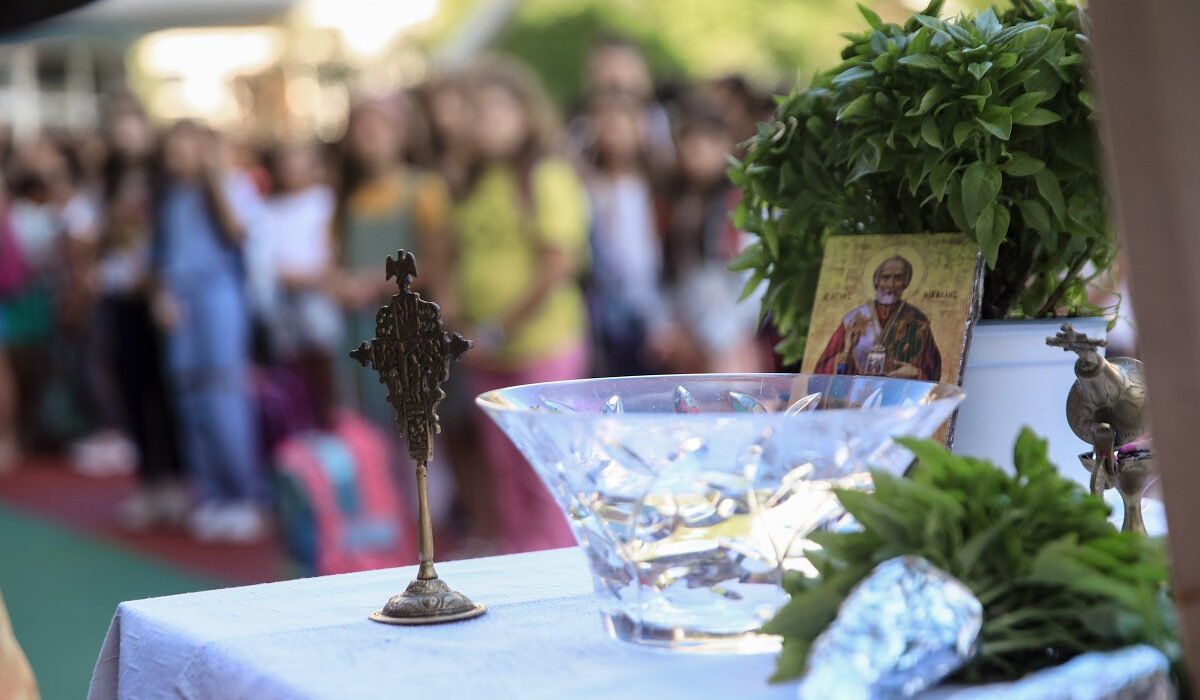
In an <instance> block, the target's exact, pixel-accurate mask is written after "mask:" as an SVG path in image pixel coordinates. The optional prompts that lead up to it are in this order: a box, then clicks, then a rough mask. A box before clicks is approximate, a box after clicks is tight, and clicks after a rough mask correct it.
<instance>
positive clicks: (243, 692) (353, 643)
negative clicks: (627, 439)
mask: <svg viewBox="0 0 1200 700" xmlns="http://www.w3.org/2000/svg"><path fill="white" fill-rule="evenodd" d="M438 569H439V573H440V574H441V575H442V576H443V577H444V578H445V579H446V580H447V582H448V583H450V584H451V585H452V586H453V587H454V588H456V589H457V590H459V591H461V592H462V593H465V594H466V595H468V596H470V597H471V598H473V599H474V600H476V601H477V602H484V603H487V604H488V606H489V609H488V612H487V614H486V615H484V616H483V617H480V618H477V619H475V620H467V621H463V622H455V623H449V624H444V625H434V626H429V627H401V626H394V625H383V624H379V623H376V622H371V621H369V620H367V615H368V614H369V613H371V612H373V611H374V610H376V609H378V608H379V607H380V606H381V605H382V604H383V603H384V601H386V600H387V599H388V597H389V596H391V595H393V594H395V593H397V592H399V591H401V590H403V589H404V587H405V586H406V585H407V584H408V582H409V581H410V580H411V579H412V578H413V577H415V576H416V574H417V569H416V567H415V566H414V567H407V568H400V569H383V570H379V571H366V572H362V573H356V574H344V575H340V576H325V577H320V578H309V579H300V580H296V581H284V582H281V583H268V584H262V585H258V586H246V587H244V588H227V589H223V590H215V591H204V592H201V593H189V594H186V595H177V596H167V597H163V598H151V599H148V600H138V601H131V602H126V603H121V605H120V606H118V608H117V612H116V615H115V616H114V617H113V621H112V626H111V627H110V628H109V630H108V635H107V636H106V637H105V640H104V646H103V648H102V649H101V651H100V658H99V660H98V661H97V664H96V671H95V674H94V675H93V677H92V686H91V690H90V692H89V693H88V698H89V700H116V699H118V698H120V699H122V700H123V699H126V698H129V699H132V700H156V699H158V698H163V699H166V698H170V699H172V700H177V699H178V698H184V699H185V700H200V699H202V698H205V699H207V698H221V699H222V700H239V699H241V698H246V699H250V698H254V699H255V700H259V699H263V700H268V699H270V700H274V699H280V700H291V699H300V698H304V699H308V698H314V699H324V698H330V699H332V698H337V699H339V700H340V699H342V698H355V699H358V698H364V699H370V698H388V699H389V700H396V699H400V700H403V699H405V698H420V699H422V700H460V699H470V698H486V700H506V699H507V698H522V699H526V698H528V699H530V700H543V699H545V700H550V699H554V700H558V699H560V698H572V700H579V699H583V698H604V699H605V700H629V699H634V698H720V699H732V698H737V699H738V700H742V699H746V700H758V699H763V700H774V699H780V698H787V699H789V700H791V699H792V698H795V697H796V684H794V683H788V684H783V685H768V684H767V682H766V679H767V678H768V677H769V676H770V675H771V672H772V670H773V668H774V665H775V655H774V654H758V655H746V656H738V655H726V654H698V653H686V652H679V651H669V650H665V649H657V648H653V647H646V646H641V645H636V644H627V643H624V642H618V641H615V640H613V639H611V638H609V636H608V634H607V633H606V632H604V630H603V629H602V627H601V625H600V621H599V614H598V613H597V610H596V605H595V601H594V600H593V598H592V592H591V591H592V584H591V579H590V576H589V574H588V571H587V565H586V563H585V561H584V558H583V554H582V553H581V552H580V550H579V549H578V548H575V547H571V548H567V549H555V550H548V551H545V552H534V553H530V554H518V555H512V556H503V557H492V558H487V559H472V560H466V561H457V562H448V563H444V564H439V565H438ZM1117 654H1119V655H1120V656H1115V657H1100V658H1093V659H1090V660H1088V659H1085V658H1082V657H1081V658H1080V659H1078V660H1077V662H1078V663H1076V662H1073V663H1072V664H1067V665H1066V666H1064V667H1060V668H1061V669H1062V670H1063V671H1064V673H1065V675H1061V676H1059V677H1058V678H1055V679H1046V680H1047V682H1046V683H1043V684H1041V685H1037V686H1034V687H1030V688H1024V689H1019V688H1016V687H991V686H989V687H988V688H987V689H984V688H977V689H973V690H971V689H967V690H964V689H961V688H959V689H955V688H941V689H937V690H934V691H932V692H930V693H926V694H923V695H922V696H921V698H922V700H934V699H935V698H936V699H945V698H950V699H951V700H960V699H961V700H968V699H970V700H999V699H1000V698H1003V699H1004V700H1013V699H1014V698H1038V699H1039V700H1045V698H1056V699H1057V698H1065V697H1068V696H1067V695H1060V694H1059V693H1046V692H1045V690H1046V688H1047V687H1050V688H1053V689H1059V690H1061V689H1063V688H1075V689H1076V690H1078V689H1079V688H1080V687H1082V686H1086V685H1087V684H1088V681H1094V680H1096V679H1097V678H1098V677H1101V676H1104V675H1105V674H1106V673H1107V674H1110V675H1115V676H1118V677H1121V676H1125V675H1130V674H1135V673H1137V672H1138V671H1139V669H1147V668H1149V669H1154V668H1157V667H1160V666H1162V667H1165V659H1161V658H1160V657H1161V655H1159V654H1158V653H1157V652H1155V651H1153V650H1150V649H1144V648H1143V649H1138V648H1133V649H1131V650H1129V651H1128V652H1117ZM1071 666H1075V668H1074V669H1073V670H1072V669H1069V668H1067V667H1071ZM1069 697H1082V696H1079V695H1070V696H1069ZM1096 697H1099V695H1097V696H1096Z"/></svg>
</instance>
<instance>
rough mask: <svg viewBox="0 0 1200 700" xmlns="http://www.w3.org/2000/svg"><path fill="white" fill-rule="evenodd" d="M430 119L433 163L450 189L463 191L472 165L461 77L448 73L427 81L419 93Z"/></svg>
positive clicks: (459, 193) (466, 111)
mask: <svg viewBox="0 0 1200 700" xmlns="http://www.w3.org/2000/svg"><path fill="white" fill-rule="evenodd" d="M418 96H419V98H420V101H421V105H422V107H423V108H424V111H425V117H426V120H427V121H428V123H429V141H430V145H431V147H432V148H431V150H432V156H433V163H432V165H433V167H434V168H435V169H436V170H437V171H438V172H439V173H441V175H442V177H444V178H446V184H447V185H449V187H450V191H451V193H453V194H454V195H456V196H457V195H461V194H462V190H463V188H464V187H465V185H466V181H467V175H468V169H469V168H470V167H471V125H470V123H469V116H468V109H467V107H468V105H467V94H466V90H465V86H464V85H463V81H462V78H461V77H460V76H455V75H446V76H440V77H438V78H434V79H432V80H430V81H428V82H427V83H426V84H425V85H424V86H423V87H422V88H421V90H420V92H419V93H418Z"/></svg>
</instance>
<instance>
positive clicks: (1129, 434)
mask: <svg viewBox="0 0 1200 700" xmlns="http://www.w3.org/2000/svg"><path fill="white" fill-rule="evenodd" d="M1046 344H1047V345H1050V346H1052V347H1060V348H1062V349H1064V350H1066V351H1068V352H1074V353H1076V354H1077V355H1079V359H1077V360H1076V361H1075V383H1074V384H1073V385H1072V386H1071V391H1070V392H1069V393H1068V394H1067V422H1068V423H1069V424H1070V425H1071V429H1072V430H1073V431H1074V432H1075V434H1076V435H1078V436H1079V439H1081V440H1083V441H1084V442H1086V443H1088V444H1089V445H1091V446H1092V448H1093V449H1092V451H1091V452H1086V453H1084V454H1081V455H1079V460H1080V462H1082V463H1083V466H1084V467H1085V468H1086V469H1087V470H1088V471H1089V472H1091V474H1092V479H1091V491H1092V493H1093V494H1094V495H1096V496H1103V495H1104V492H1105V491H1107V490H1108V489H1110V488H1116V489H1117V490H1118V491H1119V492H1120V494H1121V500H1122V503H1123V504H1124V507H1125V519H1124V524H1123V525H1122V527H1121V529H1122V530H1124V531H1127V532H1142V533H1144V532H1146V526H1145V524H1144V522H1143V521H1142V494H1143V493H1144V492H1145V490H1146V489H1147V488H1148V487H1149V486H1150V485H1151V484H1152V483H1154V482H1155V481H1156V480H1157V479H1158V470H1157V468H1156V465H1155V461H1154V453H1153V451H1151V450H1150V449H1149V448H1148V447H1144V446H1141V445H1137V444H1135V441H1136V440H1138V439H1139V438H1141V437H1143V436H1144V435H1146V434H1147V433H1148V432H1149V431H1150V414H1149V404H1148V402H1147V399H1146V380H1145V374H1144V372H1143V369H1142V363H1141V362H1139V361H1138V360H1135V359H1133V358H1129V357H1114V358H1112V359H1107V358H1105V357H1103V356H1102V355H1101V354H1100V348H1103V347H1105V346H1106V345H1107V344H1108V343H1107V342H1106V341H1104V340H1092V339H1091V338H1089V337H1087V336H1086V335H1084V334H1081V333H1078V332H1076V331H1075V329H1074V328H1073V327H1072V326H1071V324H1069V323H1064V324H1063V326H1062V331H1061V332H1059V333H1058V334H1057V335H1055V336H1054V337H1052V338H1047V339H1046Z"/></svg>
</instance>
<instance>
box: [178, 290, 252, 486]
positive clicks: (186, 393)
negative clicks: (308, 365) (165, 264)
mask: <svg viewBox="0 0 1200 700" xmlns="http://www.w3.org/2000/svg"><path fill="white" fill-rule="evenodd" d="M173 291H174V292H175V295H176V298H177V299H178V301H179V303H180V305H181V307H182V312H183V313H182V318H181V319H180V323H179V325H178V326H177V327H176V328H174V329H173V330H172V331H171V333H170V335H169V336H168V338H167V368H168V373H169V375H170V377H171V386H172V388H173V390H174V394H175V397H174V398H175V402H176V406H177V407H178V415H179V424H180V425H179V438H180V448H181V451H182V453H183V463H184V466H185V467H186V469H187V473H188V476H189V477H190V478H191V479H192V481H193V482H194V483H195V485H196V487H197V489H198V491H199V494H200V498H201V500H202V501H203V502H230V501H247V500H254V499H263V498H264V497H265V495H266V494H265V492H264V488H263V480H262V478H261V474H260V472H259V464H258V456H257V455H258V416H257V413H256V411H255V410H254V405H253V402H252V399H251V395H250V389H249V370H250V318H249V312H248V308H247V306H248V305H247V302H246V297H245V295H244V293H243V291H242V289H241V288H240V286H239V285H237V284H236V283H231V282H224V281H222V280H210V281H209V282H208V284H204V285H195V286H192V285H189V286H187V287H182V286H181V287H180V288H173Z"/></svg>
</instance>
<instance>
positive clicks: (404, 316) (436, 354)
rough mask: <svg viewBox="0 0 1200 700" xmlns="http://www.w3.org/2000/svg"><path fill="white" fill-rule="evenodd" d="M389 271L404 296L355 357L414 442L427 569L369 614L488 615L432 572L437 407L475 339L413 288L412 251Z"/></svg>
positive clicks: (412, 617)
mask: <svg viewBox="0 0 1200 700" xmlns="http://www.w3.org/2000/svg"><path fill="white" fill-rule="evenodd" d="M386 271H387V279H389V280H390V279H393V278H395V280H396V284H397V286H398V287H399V288H400V290H399V293H397V294H396V295H394V296H393V297H392V300H391V301H390V302H388V304H387V305H386V306H382V307H380V309H379V312H378V313H377V314H376V316H375V338H374V339H373V340H371V341H370V342H367V341H363V343H362V345H359V346H358V347H357V348H355V349H354V350H353V351H351V352H350V357H353V358H354V359H356V360H358V361H359V362H360V363H362V365H363V366H364V367H371V368H373V369H374V370H375V371H376V372H378V373H379V381H380V382H381V383H383V384H385V385H386V386H387V400H388V403H390V404H391V405H392V407H393V408H395V409H396V432H397V433H398V434H400V435H401V436H403V437H405V438H406V439H407V440H408V454H409V456H410V457H412V458H413V460H414V461H415V462H416V463H417V517H418V519H419V523H418V539H419V554H420V560H421V566H420V569H419V570H418V572H417V578H416V579H414V580H413V581H412V583H410V584H409V585H408V588H407V589H406V590H405V591H404V592H403V593H400V594H398V595H394V596H392V597H391V599H389V600H388V602H387V604H386V605H384V606H383V609H382V610H379V611H377V612H375V613H373V614H372V615H371V616H370V617H371V619H372V620H375V621H377V622H387V623H392V624H401V625H411V624H432V623H435V622H450V621H452V620H463V619H466V618H470V617H475V616H476V615H481V614H483V612H484V611H485V610H486V609H487V606H485V605H482V604H477V603H473V602H471V601H470V600H469V599H468V598H467V597H466V596H464V595H462V594H461V593H458V592H456V591H454V590H452V589H451V588H450V587H449V586H447V585H446V583H445V582H444V581H442V580H441V579H439V578H438V575H437V571H435V570H434V568H433V520H432V518H431V516H430V514H429V485H428V475H427V465H428V463H429V460H431V459H433V435H434V433H437V432H440V431H441V426H440V425H439V423H438V415H437V407H438V404H439V403H441V401H442V399H444V398H445V397H446V394H445V392H443V391H442V384H443V383H444V382H445V381H446V380H447V379H448V378H449V377H450V363H451V362H454V361H455V360H457V359H458V358H460V357H462V355H463V353H465V352H466V351H467V350H470V349H471V341H469V340H467V339H466V338H464V337H462V336H461V335H459V334H458V333H453V334H452V333H447V332H445V330H443V328H442V312H441V309H440V308H438V305H437V304H435V303H433V302H431V301H426V300H424V299H422V298H421V295H419V294H417V293H416V292H414V291H413V290H412V289H411V286H410V285H411V284H412V279H413V278H414V277H416V276H417V261H416V258H414V257H413V254H412V253H409V252H406V251H403V250H400V251H397V253H396V257H395V258H392V257H390V256H389V257H388V259H387V266H386Z"/></svg>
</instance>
